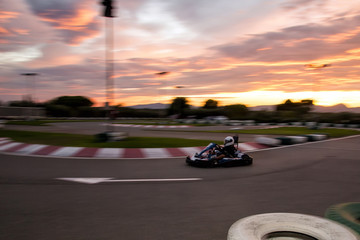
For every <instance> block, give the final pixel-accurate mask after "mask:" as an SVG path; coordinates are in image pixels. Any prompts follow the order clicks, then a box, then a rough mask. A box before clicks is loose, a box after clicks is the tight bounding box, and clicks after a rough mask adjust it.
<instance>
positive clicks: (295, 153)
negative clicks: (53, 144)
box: [0, 136, 360, 240]
mask: <svg viewBox="0 0 360 240" xmlns="http://www.w3.org/2000/svg"><path fill="white" fill-rule="evenodd" d="M359 144H360V137H359V136H355V137H350V138H345V139H340V140H330V141H323V142H316V143H309V144H302V145H296V146H291V147H284V148H277V149H270V150H265V151H258V152H253V153H251V156H252V157H253V158H254V164H253V165H252V166H246V167H233V168H216V169H205V168H194V167H189V166H187V165H185V163H184V159H181V158H177V159H176V158H174V159H151V160H149V159H127V160H117V159H112V160H110V159H71V158H66V159H61V158H48V157H26V156H12V155H2V154H0V193H1V194H0V239H2V240H18V239H24V240H25V239H36V240H42V239H44V240H45V239H46V240H48V239H54V240H57V239H62V240H63V239H75V240H76V239H87V240H88V239H90V240H91V239H94V240H95V239H109V240H110V239H111V240H112V239H127V240H133V239H134V240H135V239H136V240H137V239H151V240H152V239H179V240H180V239H182V240H183V239H189V240H192V239H194V240H195V239H196V240H198V239H214V240H220V239H226V236H227V231H228V229H229V227H230V226H231V224H232V223H234V222H235V221H237V220H238V219H240V218H243V217H247V216H250V215H253V214H260V213H269V212H295V213H303V214H311V215H317V216H323V215H324V212H325V210H326V208H327V207H329V206H330V205H333V204H336V203H341V202H353V201H359V199H360V191H359V187H358V186H359V184H360V174H359V169H360V157H359V156H360V149H359ZM59 178H112V179H113V180H142V181H137V182H136V181H131V182H120V181H118V182H116V181H113V182H111V181H109V182H102V183H97V184H96V183H95V184H86V183H78V182H71V181H64V180H59ZM151 179H152V180H154V179H157V180H164V181H145V180H151ZM169 179H197V180H190V181H167V180H169Z"/></svg>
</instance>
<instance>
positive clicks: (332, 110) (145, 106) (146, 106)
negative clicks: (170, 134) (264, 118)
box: [129, 103, 360, 113]
mask: <svg viewBox="0 0 360 240" xmlns="http://www.w3.org/2000/svg"><path fill="white" fill-rule="evenodd" d="M168 107H169V104H163V103H151V104H143V105H134V106H129V108H134V109H167V108H168ZM275 109H276V105H262V106H256V107H249V110H250V111H274V110H275ZM313 112H319V113H325V112H329V113H339V112H352V113H360V107H358V108H348V107H347V106H346V105H345V104H337V105H334V106H319V105H315V106H314V107H313Z"/></svg>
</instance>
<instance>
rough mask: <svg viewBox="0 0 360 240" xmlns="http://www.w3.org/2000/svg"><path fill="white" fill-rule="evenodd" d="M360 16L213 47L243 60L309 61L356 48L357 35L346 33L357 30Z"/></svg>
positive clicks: (266, 34)
mask: <svg viewBox="0 0 360 240" xmlns="http://www.w3.org/2000/svg"><path fill="white" fill-rule="evenodd" d="M359 20H360V16H357V17H354V18H351V19H337V20H334V21H333V22H331V24H327V25H318V24H308V25H302V26H294V27H289V28H284V29H282V30H281V31H278V32H268V33H264V34H258V35H253V36H251V37H249V39H248V40H246V41H244V42H235V43H229V44H223V45H220V46H215V47H213V48H211V49H213V50H216V51H218V52H219V53H220V54H221V55H223V56H228V57H232V58H236V59H241V60H251V61H265V62H272V61H310V60H314V59H318V58H324V57H327V56H331V55H336V54H340V53H344V52H345V51H346V50H348V49H349V48H350V49H351V48H357V46H356V44H355V42H356V41H353V40H352V39H353V38H355V37H356V38H357V36H356V35H354V36H351V35H350V36H346V35H347V33H348V32H351V31H353V30H354V26H355V25H356V24H357V23H358V22H359ZM342 34H344V36H341V35H342ZM350 43H353V46H351V44H350Z"/></svg>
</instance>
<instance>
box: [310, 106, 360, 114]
mask: <svg viewBox="0 0 360 240" xmlns="http://www.w3.org/2000/svg"><path fill="white" fill-rule="evenodd" d="M313 112H332V113H339V112H352V113H360V108H348V107H347V106H346V105H345V104H337V105H334V106H317V105H315V106H314V108H313Z"/></svg>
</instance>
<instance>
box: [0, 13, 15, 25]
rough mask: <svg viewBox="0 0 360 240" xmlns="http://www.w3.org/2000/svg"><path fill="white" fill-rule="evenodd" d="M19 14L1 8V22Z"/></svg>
mask: <svg viewBox="0 0 360 240" xmlns="http://www.w3.org/2000/svg"><path fill="white" fill-rule="evenodd" d="M18 15H19V13H18V12H8V11H1V10H0V23H4V22H7V20H8V19H11V18H17V16H18Z"/></svg>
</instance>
